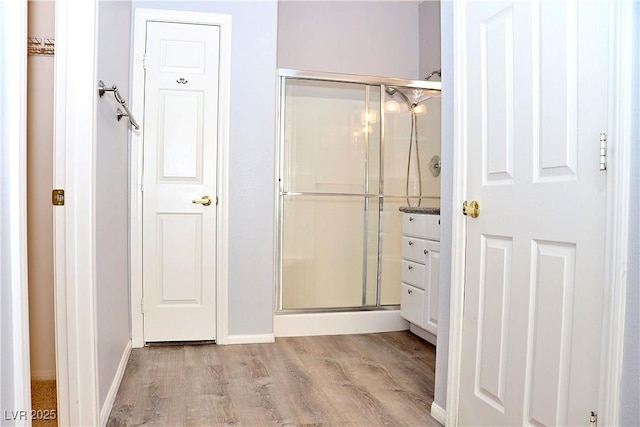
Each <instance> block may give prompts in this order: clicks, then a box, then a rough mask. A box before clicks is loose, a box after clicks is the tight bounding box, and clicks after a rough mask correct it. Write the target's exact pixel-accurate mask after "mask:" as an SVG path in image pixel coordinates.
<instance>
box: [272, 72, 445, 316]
mask: <svg viewBox="0 0 640 427" xmlns="http://www.w3.org/2000/svg"><path fill="white" fill-rule="evenodd" d="M287 79H297V80H312V81H323V82H336V83H353V84H362V85H364V86H366V95H365V96H366V100H365V101H366V107H365V108H366V109H367V111H366V112H367V113H368V108H369V100H370V98H369V96H370V95H369V87H371V86H378V87H379V88H380V111H379V117H380V159H379V161H380V167H379V180H378V191H377V194H369V191H368V183H369V180H368V173H369V168H368V167H367V168H365V171H366V174H367V176H366V179H365V192H364V193H362V194H357V193H348V194H347V193H317V192H314V193H306V192H285V191H284V188H283V185H284V184H283V181H282V177H283V176H284V142H285V141H284V132H283V129H284V114H283V107H284V105H285V97H286V93H285V88H286V85H285V82H286V80H287ZM389 86H394V87H398V88H407V89H425V90H438V91H439V90H441V87H442V85H441V83H440V82H437V81H426V80H408V79H400V78H392V77H377V76H368V75H357V74H339V73H324V72H312V71H300V70H291V69H278V108H277V123H278V126H277V138H276V141H277V147H276V173H277V176H276V192H275V193H276V194H275V206H276V215H275V218H276V227H275V231H276V233H277V234H276V242H277V245H276V246H277V247H276V251H275V283H276V289H275V292H276V294H275V297H276V298H275V307H274V310H275V313H276V314H293V313H318V312H321V313H327V312H349V311H352V312H353V311H373V310H397V309H398V307H399V305H381V303H380V290H381V289H380V288H381V270H380V267H381V266H380V263H378V273H377V283H376V304H375V305H366V279H367V275H366V271H367V260H366V257H365V260H364V262H363V284H362V287H363V290H362V298H363V301H362V305H360V306H354V307H337V308H336V307H333V308H298V309H283V308H282V276H283V275H282V260H283V259H282V248H283V211H284V206H283V205H284V202H283V201H284V196H304V195H331V196H362V197H364V201H365V202H364V203H365V208H364V210H365V213H366V212H368V208H369V202H370V200H372V199H375V198H377V199H378V233H380V230H381V229H382V215H381V212H382V211H383V201H384V199H385V198H388V199H395V198H402V199H404V198H406V197H407V196H406V195H384V196H383V195H382V193H383V190H384V147H385V138H384V104H385V101H386V91H385V89H386V88H387V87H389ZM366 138H367V139H366V142H365V143H366V144H367V146H368V144H369V140H368V138H369V137H368V135H367V137H366ZM367 155H368V150H367ZM429 198H431V197H422V199H429ZM365 217H366V214H365ZM365 245H366V240H365ZM365 253H366V252H365ZM381 255H382V245H381V240H380V239H378V260H380V259H381ZM378 262H379V261H378Z"/></svg>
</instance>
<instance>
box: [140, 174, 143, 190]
mask: <svg viewBox="0 0 640 427" xmlns="http://www.w3.org/2000/svg"><path fill="white" fill-rule="evenodd" d="M140 191H141V192H144V176H141V177H140Z"/></svg>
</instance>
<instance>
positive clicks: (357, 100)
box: [277, 70, 440, 312]
mask: <svg viewBox="0 0 640 427" xmlns="http://www.w3.org/2000/svg"><path fill="white" fill-rule="evenodd" d="M439 155H440V83H439V82H427V81H412V80H401V79H380V78H373V77H368V76H352V75H335V74H324V73H307V72H299V71H292V70H281V71H280V115H279V161H278V163H279V166H278V203H277V206H278V235H279V236H278V237H279V247H278V251H277V254H278V267H279V268H278V292H277V297H278V298H277V303H278V306H277V310H278V311H280V312H292V311H294V312H297V311H333V310H335V311H338V310H376V309H387V308H397V306H398V304H399V303H400V281H401V280H400V266H401V238H400V235H401V231H402V230H401V218H402V217H401V213H400V212H399V210H398V209H399V207H400V206H403V205H405V206H406V205H408V204H410V205H412V206H418V205H419V206H425V207H439V203H440V178H439V167H440V165H439V157H438V156H439Z"/></svg>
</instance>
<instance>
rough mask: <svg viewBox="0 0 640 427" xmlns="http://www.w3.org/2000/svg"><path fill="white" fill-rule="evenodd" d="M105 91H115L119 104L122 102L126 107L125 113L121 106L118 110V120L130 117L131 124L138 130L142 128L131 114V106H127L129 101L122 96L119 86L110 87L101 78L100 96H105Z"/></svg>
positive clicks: (114, 94)
mask: <svg viewBox="0 0 640 427" xmlns="http://www.w3.org/2000/svg"><path fill="white" fill-rule="evenodd" d="M105 92H113V96H114V97H115V98H116V101H118V104H120V105H121V106H122V108H124V111H126V113H123V112H122V110H121V109H120V108H118V109H117V110H116V117H117V118H118V121H120V120H121V119H122V118H123V117H128V118H129V123H131V126H133V127H134V128H135V129H136V130H137V129H140V126H139V125H138V122H136V119H134V118H133V114H131V111H129V108H128V107H127V101H126V100H125V99H124V98H123V97H122V95H120V91H118V86H116V85H113V86H111V87H110V88H108V87H106V86H105V84H104V82H103V81H102V80H100V81H99V82H98V95H100V98H102V97H103V96H104V93H105Z"/></svg>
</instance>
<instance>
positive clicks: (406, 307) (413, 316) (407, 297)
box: [400, 283, 425, 328]
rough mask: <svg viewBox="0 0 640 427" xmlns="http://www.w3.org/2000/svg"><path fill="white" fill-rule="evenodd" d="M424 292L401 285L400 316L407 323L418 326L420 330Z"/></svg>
mask: <svg viewBox="0 0 640 427" xmlns="http://www.w3.org/2000/svg"><path fill="white" fill-rule="evenodd" d="M424 296H425V291H423V290H422V289H418V288H416V287H414V286H411V285H407V284H406V283H403V284H402V294H401V297H400V299H401V302H400V315H401V316H402V317H404V318H405V319H406V320H407V321H408V322H411V323H413V324H414V325H418V326H420V327H421V328H422V327H423V326H424V325H422V324H421V323H422V319H424V303H425V297H424Z"/></svg>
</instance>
